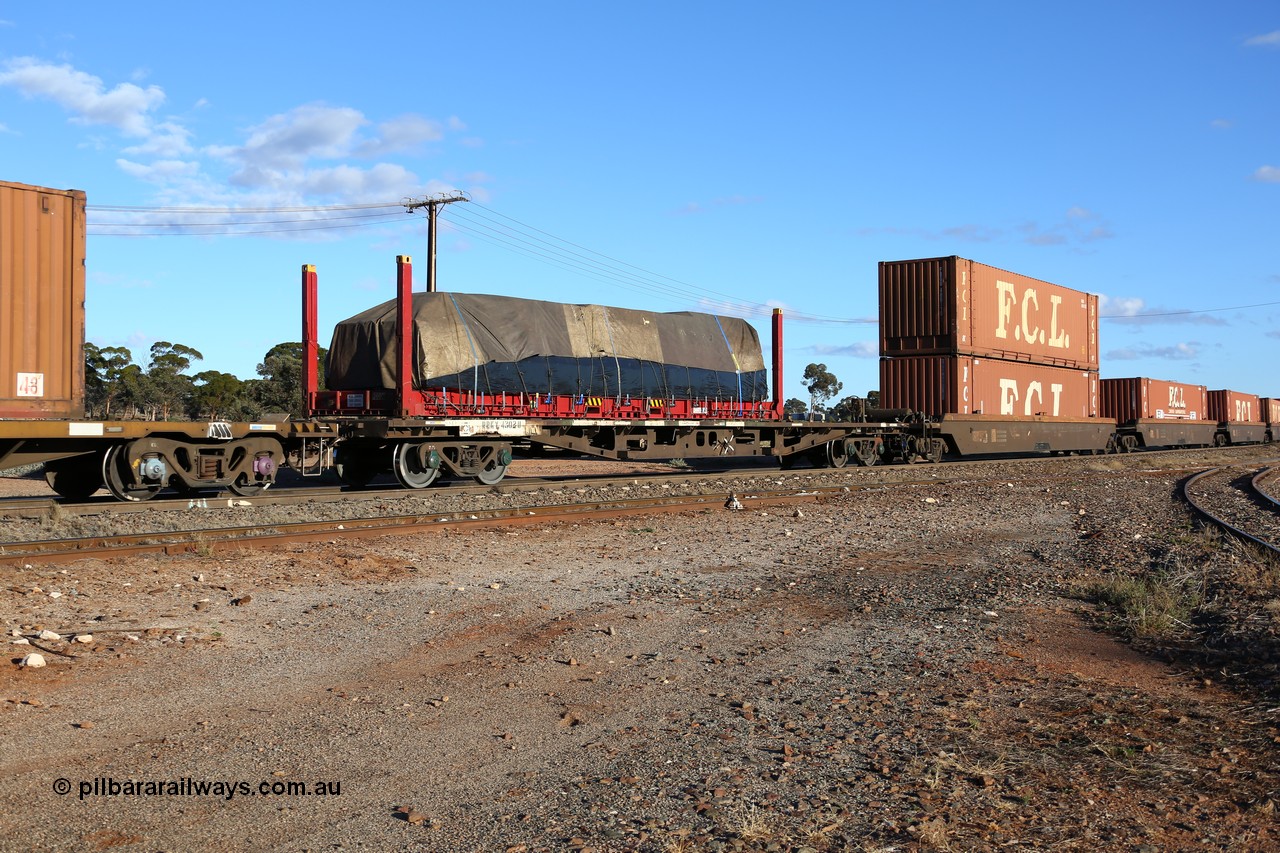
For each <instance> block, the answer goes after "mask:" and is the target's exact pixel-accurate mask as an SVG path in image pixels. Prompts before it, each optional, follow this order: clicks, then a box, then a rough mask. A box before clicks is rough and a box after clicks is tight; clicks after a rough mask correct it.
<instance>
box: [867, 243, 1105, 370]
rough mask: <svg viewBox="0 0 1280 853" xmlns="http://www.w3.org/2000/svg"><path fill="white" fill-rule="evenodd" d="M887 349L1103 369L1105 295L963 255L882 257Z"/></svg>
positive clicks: (883, 338)
mask: <svg viewBox="0 0 1280 853" xmlns="http://www.w3.org/2000/svg"><path fill="white" fill-rule="evenodd" d="M880 355H882V356H903V355H974V356H982V357H985V358H998V359H1001V360H1006V361H1028V362H1034V363H1036V364H1049V365H1056V366H1060V367H1076V368H1081V369H1085V370H1097V369H1098V297H1097V296H1096V295H1094V294H1090V293H1084V292H1081V291H1079V290H1072V289H1071V288H1067V287H1062V286H1061V285H1057V284H1051V283H1049V282H1047V281H1040V280H1039V279H1034V278H1030V277H1028V276H1024V275H1019V274H1018V273H1013V272H1008V271H1005V270H1001V269H997V268H996V267H991V266H987V265H986V264H980V263H978V262H977V261H970V260H966V259H964V258H959V257H955V256H952V257H947V258H925V259H920V260H910V261H883V262H881V264H880Z"/></svg>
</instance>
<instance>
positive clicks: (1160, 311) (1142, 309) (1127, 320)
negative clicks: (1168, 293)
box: [1098, 294, 1228, 358]
mask: <svg viewBox="0 0 1280 853" xmlns="http://www.w3.org/2000/svg"><path fill="white" fill-rule="evenodd" d="M1098 316H1099V318H1100V319H1103V320H1109V321H1111V322H1113V323H1117V324H1120V325H1126V326H1151V325H1159V324H1166V323H1167V324H1173V323H1184V324H1189V325H1197V326H1226V325H1228V323H1227V321H1226V320H1223V319H1222V318H1220V317H1215V316H1213V315H1211V314H1208V313H1206V312H1204V311H1193V310H1189V309H1183V308H1159V307H1148V306H1147V303H1146V301H1145V300H1142V299H1139V298H1137V297H1119V298H1117V297H1112V296H1107V295H1106V294H1101V295H1100V296H1099V297H1098ZM1134 357H1135V358H1136V357H1137V356H1134Z"/></svg>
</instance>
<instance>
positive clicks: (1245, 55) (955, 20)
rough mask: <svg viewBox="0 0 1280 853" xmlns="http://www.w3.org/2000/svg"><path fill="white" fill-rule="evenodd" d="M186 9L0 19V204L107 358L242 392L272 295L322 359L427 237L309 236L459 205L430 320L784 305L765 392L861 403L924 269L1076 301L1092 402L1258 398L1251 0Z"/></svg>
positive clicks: (1258, 22)
mask: <svg viewBox="0 0 1280 853" xmlns="http://www.w3.org/2000/svg"><path fill="white" fill-rule="evenodd" d="M212 8H213V7H208V6H201V5H191V4H163V5H162V4H146V3H142V4H127V5H125V6H120V5H118V4H105V3H80V2H69V3H62V4H47V3H45V4H35V3H15V2H0V164H3V165H2V166H0V180H9V181H19V182H24V183H32V184H40V185H44V186H52V187H59V188H78V189H83V190H85V191H86V192H87V193H88V199H89V204H90V237H89V277H88V304H87V307H88V336H89V338H90V340H92V341H94V342H96V343H98V344H100V345H121V344H123V345H126V346H129V347H130V348H131V349H132V350H133V352H134V356H135V359H136V360H138V361H140V362H144V363H145V361H146V353H147V348H148V347H149V346H150V344H151V343H152V342H154V341H156V340H168V341H173V342H177V343H182V344H186V345H188V346H192V347H194V348H196V349H198V350H200V351H201V352H202V353H203V354H204V356H205V358H204V361H203V362H202V363H200V364H198V365H196V369H214V370H222V371H225V372H230V373H235V374H236V375H238V376H240V377H242V378H249V377H251V376H253V375H254V368H255V366H256V364H257V363H258V362H259V361H260V360H261V359H262V357H263V355H264V354H265V353H266V351H267V350H268V349H269V348H270V347H271V346H272V345H274V344H276V343H279V342H282V341H288V340H298V339H299V337H300V332H299V325H300V320H299V269H300V267H301V265H302V264H304V263H313V264H316V265H317V268H318V270H319V276H320V288H321V303H320V319H321V337H322V340H324V341H327V339H328V335H329V333H330V330H331V329H332V326H333V324H334V323H335V322H337V321H338V320H341V319H343V318H345V317H348V316H350V315H352V314H355V313H358V312H359V311H361V310H363V309H364V308H367V307H369V306H371V305H373V304H376V303H378V302H381V301H383V300H384V299H386V298H389V297H390V296H391V295H392V292H393V287H394V272H395V265H394V260H395V256H396V255H397V254H409V255H412V256H413V257H414V260H415V262H416V269H415V274H416V275H415V278H416V279H417V281H418V283H419V287H421V284H422V282H423V281H424V279H425V260H426V257H425V251H426V236H425V235H426V229H425V222H424V219H423V218H422V217H421V216H409V215H408V214H405V213H403V212H400V211H397V210H396V209H395V208H394V207H390V208H382V209H380V208H376V207H370V208H365V207H360V208H357V209H354V210H341V211H340V210H328V211H319V212H317V211H315V210H312V208H321V207H324V208H335V207H349V206H355V205H376V204H390V205H394V204H395V203H397V202H399V201H400V200H401V199H402V198H405V197H421V196H424V195H427V194H432V193H442V192H453V191H463V192H466V193H467V194H469V196H470V197H471V198H472V199H473V201H472V203H470V204H454V205H450V206H449V207H447V208H445V210H444V213H443V214H442V217H441V233H440V238H441V239H440V251H439V257H438V267H439V276H440V288H441V289H445V290H458V291H468V292H481V293H501V294H508V295H515V296H525V297H531V298H542V299H553V300H558V301H568V302H594V303H601V304H606V305H618V306H622V307H630V308H649V309H653V310H666V311H679V310H707V309H711V308H714V307H715V306H716V305H717V304H718V303H725V302H729V303H732V304H733V305H734V306H735V312H736V313H740V314H744V315H754V314H757V313H758V314H759V315H760V316H758V317H755V320H756V326H757V328H758V329H759V330H760V333H761V337H762V340H764V342H765V343H766V345H767V343H768V340H767V339H768V323H767V320H766V319H765V315H766V314H767V312H768V310H769V308H770V307H773V306H781V307H783V308H784V309H785V310H786V311H787V314H788V317H789V318H790V319H789V322H788V326H787V331H786V344H785V356H786V361H787V369H786V371H785V380H786V392H787V395H788V396H805V394H804V389H803V388H802V387H801V385H800V378H801V375H802V372H803V370H804V366H805V365H806V364H808V363H810V362H823V363H826V364H827V366H828V368H829V369H830V370H831V371H832V372H834V373H835V374H836V376H837V377H838V378H839V379H841V380H842V381H843V382H844V391H843V392H842V395H843V394H849V393H857V394H863V393H865V392H866V391H867V390H868V389H871V388H874V387H876V385H877V384H878V368H877V329H876V326H875V324H874V320H875V317H876V311H877V307H876V262H877V261H880V260H894V259H903V258H917V257H934V256H941V255H951V254H957V255H961V256H963V257H968V258H972V259H974V260H978V261H982V262H984V263H987V264H991V265H994V266H999V267H1003V268H1005V269H1010V270H1014V271H1017V272H1020V273H1024V274H1026V275H1030V276H1034V277H1037V278H1042V279H1046V280H1048V281H1052V282H1055V283H1058V284H1062V285H1065V286H1068V287H1074V288H1077V289H1080V290H1087V291H1089V292H1093V293H1098V294H1101V295H1102V296H1103V297H1104V302H1103V313H1104V315H1113V318H1112V319H1104V320H1103V321H1102V328H1101V352H1102V359H1103V366H1102V375H1103V376H1104V377H1105V376H1136V375H1141V376H1152V377H1156V378H1164V379H1176V380H1181V381H1188V382H1196V383H1200V384H1204V385H1208V386H1209V387H1210V388H1221V387H1231V388H1235V389H1237V390H1243V391H1249V392H1253V393H1259V394H1263V395H1275V396H1280V377H1277V376H1276V375H1275V372H1274V368H1273V367H1272V365H1274V364H1275V363H1276V355H1275V354H1276V351H1277V346H1280V216H1278V215H1277V214H1278V213H1280V6H1278V5H1276V4H1274V3H1246V2H1225V3H1219V4H1206V3H1190V2H1171V3H1139V2H1134V3H1093V2H1079V3H1072V4H1047V3H994V2H992V3H971V4H961V3H924V2H921V3H882V4H863V3H854V2H847V3H835V2H831V3H797V4H790V5H786V6H784V5H779V4H776V3H757V2H737V3H711V2H706V3H674V2H655V3H599V2H560V3H540V4H533V3H513V2H512V3H509V2H490V3H483V4H447V5H446V4H440V3H421V2H417V3H380V4H365V5H361V6H351V5H349V4H338V3H324V2H321V3H309V4H294V3H285V2H281V3H254V4H246V3H239V2H226V3H223V4H220V5H218V6H217V8H216V12H211V11H210V10H211V9H212ZM112 207H123V208H132V209H130V210H124V211H120V210H110V209H108V208H112ZM174 208H186V209H188V210H174ZM227 208H234V209H235V210H234V211H230V212H229V211H227V210H226V209H227ZM296 208H302V209H303V210H293V211H290V212H278V211H280V209H296ZM190 209H195V210H190ZM249 211H263V212H261V213H253V212H249ZM375 214H385V215H377V216H375ZM335 217H343V218H341V219H339V218H335ZM350 217H363V218H350ZM304 220H307V221H304ZM184 223H185V224H188V225H190V224H191V223H202V224H201V226H200V227H199V228H192V227H187V228H175V227H173V226H175V225H182V224H184ZM338 225H342V226H355V227H334V226H338ZM318 226H323V227H318ZM298 228H306V229H308V230H305V231H296V230H293V229H298ZM290 231H292V233H289V232H290ZM192 232H197V233H192ZM230 232H235V233H234V234H233V233H230ZM246 232H256V233H246ZM125 234H128V235H130V236H123V235H125ZM151 235H155V236H151ZM1246 306H1251V307H1246ZM1223 309H1226V310H1223ZM1187 312H1194V313H1187ZM824 318H827V319H834V320H839V321H842V322H823V321H821V320H823V319H824Z"/></svg>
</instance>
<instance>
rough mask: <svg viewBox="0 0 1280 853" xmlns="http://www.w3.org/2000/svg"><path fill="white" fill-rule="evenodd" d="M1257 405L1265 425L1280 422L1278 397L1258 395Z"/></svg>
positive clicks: (1279, 401) (1279, 398)
mask: <svg viewBox="0 0 1280 853" xmlns="http://www.w3.org/2000/svg"><path fill="white" fill-rule="evenodd" d="M1258 406H1259V407H1260V408H1261V410H1262V419H1263V421H1265V422H1266V424H1267V426H1274V425H1277V424H1280V397H1259V398H1258Z"/></svg>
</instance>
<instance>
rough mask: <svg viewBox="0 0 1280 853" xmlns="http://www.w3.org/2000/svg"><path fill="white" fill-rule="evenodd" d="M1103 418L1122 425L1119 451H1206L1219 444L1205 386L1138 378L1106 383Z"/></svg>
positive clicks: (1117, 447) (1104, 384)
mask: <svg viewBox="0 0 1280 853" xmlns="http://www.w3.org/2000/svg"><path fill="white" fill-rule="evenodd" d="M1100 399H1101V410H1102V416H1103V417H1104V418H1107V419H1108V420H1112V421H1115V423H1116V449H1118V450H1121V451H1131V450H1137V449H1139V448H1143V447H1191V446H1195V447H1204V446H1207V445H1211V444H1213V443H1214V437H1215V435H1216V434H1217V432H1218V422H1217V421H1216V420H1211V419H1210V418H1209V411H1208V407H1209V399H1208V390H1207V389H1206V388H1205V386H1203V385H1190V384H1187V383H1185V382H1171V381H1167V380H1163V379H1147V378H1144V377H1134V378H1130V379H1103V380H1102V383H1101V396H1100Z"/></svg>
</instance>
